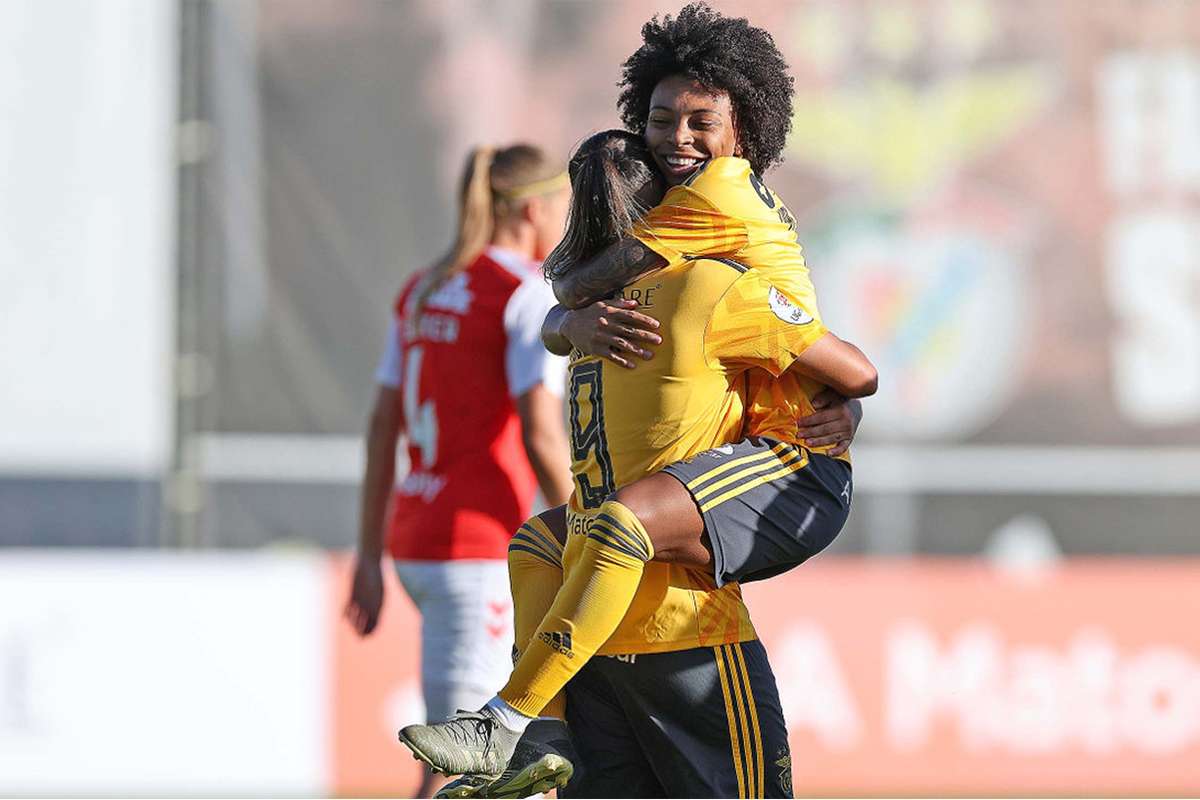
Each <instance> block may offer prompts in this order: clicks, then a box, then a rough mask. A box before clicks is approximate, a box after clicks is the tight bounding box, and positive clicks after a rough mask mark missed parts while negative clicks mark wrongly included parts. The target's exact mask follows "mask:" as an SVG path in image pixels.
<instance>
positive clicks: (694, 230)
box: [634, 157, 849, 461]
mask: <svg viewBox="0 0 1200 800" xmlns="http://www.w3.org/2000/svg"><path fill="white" fill-rule="evenodd" d="M634 236H635V237H636V238H637V239H638V240H639V241H640V242H642V244H644V245H646V246H647V247H649V248H650V249H651V250H653V251H654V252H656V253H658V254H659V255H660V256H662V257H663V258H665V259H666V260H667V261H668V262H671V261H674V260H676V259H679V258H681V257H691V258H695V257H698V256H708V257H713V258H731V259H735V260H736V261H739V262H740V263H742V264H745V265H746V266H748V267H752V268H753V269H757V270H761V271H762V272H763V274H764V275H766V277H767V278H768V280H770V281H771V283H772V284H774V285H775V286H777V287H778V288H779V289H781V290H782V291H784V292H786V293H787V294H788V295H789V296H791V297H794V298H796V300H797V301H798V302H800V303H801V304H802V305H803V307H804V308H805V309H806V310H807V312H808V313H810V314H811V315H812V316H813V317H814V318H815V319H816V320H817V321H818V322H819V321H820V319H821V313H820V311H819V309H818V307H817V297H816V292H815V290H814V289H813V285H812V280H811V278H810V277H809V274H808V267H807V265H805V263H804V253H803V251H802V250H801V248H800V243H799V242H798V241H797V240H796V220H795V219H794V218H793V217H792V215H791V213H790V212H789V211H788V210H787V208H786V207H785V206H784V205H783V202H782V201H780V199H779V198H778V196H776V195H775V193H774V192H772V191H771V190H770V189H769V188H767V186H766V184H764V183H763V182H762V180H761V179H760V178H759V177H758V176H757V175H755V174H754V171H753V170H751V169H750V162H748V161H746V160H745V159H742V158H732V157H725V158H714V159H712V160H711V161H709V162H708V163H707V164H705V165H704V166H703V167H701V168H700V170H699V171H697V172H696V173H694V174H693V175H692V176H691V177H689V178H688V180H687V182H685V183H684V184H682V185H680V186H674V187H672V188H671V190H670V191H668V192H667V195H666V197H664V198H663V201H662V203H660V204H659V205H658V206H656V207H655V208H653V209H651V211H650V213H649V214H647V215H646V217H645V218H644V219H643V220H642V221H641V222H640V223H639V225H638V226H637V228H636V229H635V231H634ZM749 382H750V385H749V390H748V392H747V407H746V433H747V435H754V436H768V437H771V438H773V439H780V440H782V441H787V442H793V443H795V444H801V445H802V444H804V443H803V442H801V441H799V439H798V437H797V436H796V419H798V418H799V417H802V416H806V415H808V414H811V413H812V412H813V406H812V402H811V401H812V398H813V397H814V396H815V395H816V394H817V393H818V392H820V391H821V390H822V389H824V388H825V387H824V385H823V384H821V383H818V382H817V381H814V380H812V379H811V378H806V377H804V376H803V375H799V374H796V373H788V374H786V375H784V376H782V377H781V378H779V379H778V380H776V379H773V378H771V377H770V376H767V375H763V374H761V373H759V374H753V375H751V376H750V378H749ZM831 447H832V445H829V446H826V447H819V448H813V449H814V450H815V451H816V452H818V453H819V452H824V451H828V450H829V449H831ZM842 458H844V459H845V460H847V461H848V460H849V453H846V454H845V455H843V456H842Z"/></svg>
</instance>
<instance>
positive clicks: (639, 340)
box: [542, 299, 662, 369]
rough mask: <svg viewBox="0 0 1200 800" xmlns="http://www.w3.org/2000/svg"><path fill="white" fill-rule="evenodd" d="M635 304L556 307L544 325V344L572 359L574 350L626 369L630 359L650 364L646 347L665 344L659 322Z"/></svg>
mask: <svg viewBox="0 0 1200 800" xmlns="http://www.w3.org/2000/svg"><path fill="white" fill-rule="evenodd" d="M637 307H638V304H637V301H635V300H622V299H616V300H600V301H597V302H595V303H592V304H591V305H589V306H585V307H584V308H577V309H574V310H571V309H566V308H563V307H562V306H555V307H554V308H552V309H550V312H549V313H548V314H546V319H545V321H544V322H543V323H542V344H543V345H545V347H546V349H547V350H549V351H550V352H551V353H554V354H555V355H560V356H565V355H570V353H571V348H572V347H574V348H575V349H576V350H578V351H579V352H581V353H583V354H584V355H589V356H600V357H601V358H607V359H608V360H609V361H611V362H613V363H614V364H617V365H618V366H622V367H625V368H626V369H633V368H634V366H635V364H634V361H633V360H632V358H631V356H636V357H638V358H642V359H645V360H647V361H648V360H650V359H651V358H652V357H653V356H654V354H653V353H652V352H651V351H650V350H647V349H646V348H645V347H644V345H658V344H662V337H661V336H659V335H658V334H657V333H656V332H655V331H657V330H658V327H659V324H658V320H656V319H654V317H648V316H646V315H645V314H640V313H638V312H637V311H634V310H633V309H635V308H637Z"/></svg>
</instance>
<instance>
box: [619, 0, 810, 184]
mask: <svg viewBox="0 0 1200 800" xmlns="http://www.w3.org/2000/svg"><path fill="white" fill-rule="evenodd" d="M642 40H643V42H644V44H643V45H642V46H641V47H640V48H638V50H637V52H636V53H634V54H633V55H632V56H630V57H629V59H628V60H627V61H626V62H625V65H624V69H623V72H622V79H621V84H620V85H621V88H622V91H621V96H620V99H619V100H618V101H617V105H618V107H619V109H620V112H621V121H622V122H624V123H625V127H626V128H628V129H629V130H631V131H634V132H635V133H642V134H645V135H646V136H647V138H648V139H651V138H652V137H654V135H655V131H657V130H661V127H662V125H661V120H657V121H656V120H655V115H654V114H652V113H651V110H652V108H653V107H654V99H655V98H654V93H655V91H656V90H657V89H659V88H660V84H662V83H663V82H664V81H667V80H668V79H671V80H673V81H674V82H675V85H676V86H678V85H681V84H686V83H690V84H692V88H693V89H694V90H698V91H700V92H702V93H705V94H708V95H709V96H710V97H711V98H713V99H714V100H717V99H718V98H719V100H718V102H725V103H728V104H729V106H730V112H731V113H730V115H729V116H730V118H731V121H732V122H733V131H731V133H734V134H735V135H734V147H733V150H732V151H731V152H727V153H720V154H719V155H736V156H740V157H742V158H744V159H746V161H748V162H750V168H751V169H753V170H754V171H755V172H756V173H758V174H759V175H762V174H764V173H765V172H766V171H767V170H769V169H770V168H771V167H773V166H775V165H776V164H778V163H779V162H780V161H781V160H782V154H783V148H784V145H785V144H786V143H787V136H788V133H789V132H791V130H792V93H793V88H792V77H791V75H789V74H788V66H787V63H786V62H785V61H784V60H783V54H781V53H780V52H779V48H777V47H776V46H775V41H774V40H773V39H772V38H771V34H769V33H767V32H766V31H765V30H763V29H762V28H755V27H753V26H752V25H751V24H750V23H749V22H748V21H746V20H745V19H731V18H729V17H723V16H721V15H720V14H718V13H717V12H716V11H713V10H712V9H711V8H709V7H708V6H707V5H704V4H703V3H693V4H691V5H688V6H685V7H684V8H683V10H682V11H680V12H679V15H678V16H677V17H670V16H668V17H664V18H663V19H661V20H660V19H658V18H657V17H656V18H654V19H652V20H650V21H649V22H647V23H646V24H645V25H644V26H642ZM663 88H664V89H666V88H667V87H663ZM651 146H652V147H653V143H651ZM713 155H718V154H713ZM656 160H657V158H656ZM659 167H660V168H661V167H663V164H662V163H661V162H660V163H659ZM664 174H666V175H667V176H668V178H671V177H673V176H672V174H671V172H670V171H668V170H664Z"/></svg>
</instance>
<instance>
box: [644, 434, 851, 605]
mask: <svg viewBox="0 0 1200 800" xmlns="http://www.w3.org/2000/svg"><path fill="white" fill-rule="evenodd" d="M663 472H664V473H666V474H669V475H671V476H673V477H674V478H675V479H677V480H678V481H679V482H680V483H681V484H682V485H683V486H684V487H686V489H687V491H688V492H689V494H690V496H691V497H692V500H693V502H694V504H695V505H696V507H697V508H698V509H699V512H700V514H701V516H702V517H703V519H704V530H705V534H706V536H707V537H708V541H709V543H710V544H711V546H712V551H713V562H714V563H713V574H714V576H715V577H716V579H717V585H718V586H723V585H725V584H726V583H731V582H735V581H736V582H739V583H746V582H749V581H755V580H762V579H764V578H769V577H771V576H773V575H778V574H780V573H782V572H786V571H787V570H789V569H792V568H793V567H796V566H798V565H800V564H802V563H804V562H805V561H806V560H808V559H809V558H811V557H812V556H814V555H816V554H817V553H819V552H821V551H822V550H823V549H825V547H827V546H828V545H829V543H830V542H832V541H833V539H834V538H835V537H836V536H837V535H838V533H840V532H841V530H842V527H843V526H844V525H845V523H846V518H847V516H848V515H849V513H850V500H851V489H852V484H853V479H852V476H851V471H850V466H849V465H848V464H846V463H845V462H843V461H839V460H837V459H833V458H829V457H828V456H823V455H819V454H809V453H808V452H807V451H806V450H805V449H804V448H802V447H799V446H797V445H793V444H787V443H784V442H779V441H775V440H773V439H762V438H758V437H749V438H747V439H743V440H742V441H740V442H737V443H735V444H732V445H725V446H723V447H719V448H715V449H713V450H708V451H705V452H703V453H700V454H699V455H698V456H696V457H695V458H693V459H690V460H688V461H681V462H678V463H675V464H671V465H670V466H668V467H666V468H665V469H664V470H663Z"/></svg>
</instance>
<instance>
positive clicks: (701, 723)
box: [559, 641, 792, 798]
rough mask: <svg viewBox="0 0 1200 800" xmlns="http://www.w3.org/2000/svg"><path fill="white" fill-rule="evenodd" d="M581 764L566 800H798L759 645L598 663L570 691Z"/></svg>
mask: <svg viewBox="0 0 1200 800" xmlns="http://www.w3.org/2000/svg"><path fill="white" fill-rule="evenodd" d="M567 722H568V723H569V724H570V726H571V736H572V739H573V740H574V742H575V748H576V752H577V754H578V757H579V758H578V762H577V764H576V767H577V771H576V773H575V777H574V778H573V779H572V780H571V782H570V783H569V784H568V785H567V786H566V788H565V789H564V790H563V791H562V792H561V793H560V795H559V796H560V797H564V798H573V797H791V796H792V760H791V754H790V753H789V751H788V742H787V730H786V728H785V727H784V723H783V710H782V709H781V707H780V704H779V692H778V690H777V689H776V686H775V676H774V674H772V672H771V666H770V664H769V663H768V661H767V653H766V650H765V649H764V648H763V646H762V644H761V643H760V642H757V641H751V642H743V643H741V644H729V645H721V646H719V647H696V648H692V649H690V650H679V651H676V652H672V653H639V654H637V655H628V656H595V657H594V658H592V659H591V660H590V661H588V663H587V664H586V665H584V667H583V669H582V670H581V671H580V672H579V674H577V675H576V676H575V677H574V678H573V679H572V680H571V682H570V683H569V684H567Z"/></svg>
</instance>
